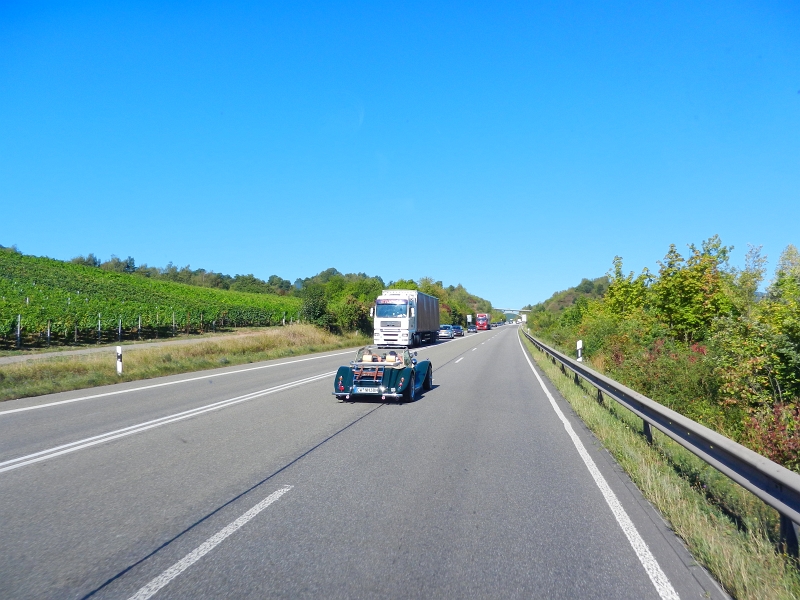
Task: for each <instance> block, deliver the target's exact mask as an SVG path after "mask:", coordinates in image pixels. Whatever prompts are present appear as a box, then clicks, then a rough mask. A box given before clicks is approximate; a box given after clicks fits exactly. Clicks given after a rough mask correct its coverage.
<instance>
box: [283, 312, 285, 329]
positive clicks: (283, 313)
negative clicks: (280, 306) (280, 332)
mask: <svg viewBox="0 0 800 600" xmlns="http://www.w3.org/2000/svg"><path fill="white" fill-rule="evenodd" d="M283 326H284V327H286V311H283Z"/></svg>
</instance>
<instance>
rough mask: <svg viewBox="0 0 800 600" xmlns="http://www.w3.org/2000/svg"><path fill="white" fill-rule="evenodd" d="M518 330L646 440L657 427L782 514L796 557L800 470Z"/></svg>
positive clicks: (787, 542)
mask: <svg viewBox="0 0 800 600" xmlns="http://www.w3.org/2000/svg"><path fill="white" fill-rule="evenodd" d="M522 333H523V334H524V335H525V337H526V338H528V339H529V340H530V341H531V343H533V345H534V346H536V347H537V348H538V349H539V350H541V351H542V352H544V353H545V354H547V355H548V356H549V357H550V359H551V360H552V361H553V363H554V364H555V363H556V361H557V362H559V363H561V370H562V372H563V373H564V374H565V375H566V369H569V370H570V371H572V372H573V373H574V375H575V382H576V383H578V382H579V379H578V378H579V377H580V378H581V379H584V380H585V381H587V382H588V383H589V384H591V385H592V386H593V387H595V388H596V389H597V393H598V400H602V394H606V395H607V396H609V397H611V398H613V399H614V400H616V401H617V402H619V403H620V404H622V405H623V406H624V407H625V408H627V409H628V410H630V411H631V412H633V413H634V414H636V415H637V416H639V417H641V419H642V422H643V433H644V435H645V436H646V437H647V439H648V441H650V442H651V443H652V441H653V437H652V432H651V429H650V427H651V426H652V427H655V428H656V429H658V430H659V431H661V432H662V433H663V434H664V435H666V436H668V437H669V438H671V439H673V440H674V441H675V442H677V443H678V444H680V445H681V446H683V447H684V448H686V449H687V450H689V451H690V452H692V453H693V454H695V455H696V456H698V457H699V458H701V459H702V460H704V461H705V462H706V463H708V464H709V465H711V466H713V467H714V468H716V469H717V470H718V471H720V472H721V473H724V474H725V475H727V476H728V477H729V478H730V479H732V480H733V481H735V482H736V483H738V484H739V485H741V486H742V487H743V488H745V489H746V490H748V491H750V492H752V493H753V494H754V495H755V496H757V497H758V498H760V499H761V500H763V501H764V502H765V503H766V504H768V505H769V506H771V507H772V508H774V509H775V510H777V511H778V512H779V513H780V515H781V539H782V541H783V543H784V546H785V549H786V553H787V554H790V555H792V556H795V557H797V556H798V535H797V527H798V525H797V524H800V474H798V473H795V472H793V471H790V470H789V469H787V468H785V467H782V466H781V465H779V464H777V463H775V462H773V461H771V460H769V459H768V458H766V457H764V456H761V455H760V454H758V453H757V452H753V451H752V450H750V449H749V448H745V447H744V446H742V445H741V444H737V443H736V442H734V441H733V440H731V439H728V438H726V437H725V436H723V435H720V434H719V433H717V432H716V431H712V430H711V429H709V428H708V427H704V426H703V425H700V424H699V423H696V422H695V421H692V420H691V419H688V418H687V417H684V416H683V415H681V414H679V413H677V412H675V411H674V410H671V409H669V408H667V407H665V406H663V405H661V404H659V403H658V402H656V401H655V400H651V399H650V398H648V397H647V396H643V395H642V394H640V393H638V392H636V391H634V390H632V389H630V388H628V387H625V386H624V385H622V384H621V383H617V382H616V381H614V380H613V379H610V378H608V377H606V376H605V375H601V374H600V373H598V372H597V371H594V370H592V369H590V368H588V367H587V366H585V365H584V364H582V363H579V362H578V361H576V360H573V359H572V358H570V357H568V356H566V355H564V354H562V353H561V352H559V351H558V350H554V349H553V348H550V347H549V346H547V345H546V344H544V343H542V342H541V341H539V340H537V339H536V338H534V337H533V336H532V335H530V334H529V333H527V332H526V331H525V330H524V329H523V330H522Z"/></svg>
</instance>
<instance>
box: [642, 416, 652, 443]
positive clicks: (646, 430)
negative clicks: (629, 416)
mask: <svg viewBox="0 0 800 600" xmlns="http://www.w3.org/2000/svg"><path fill="white" fill-rule="evenodd" d="M642 433H643V434H644V437H646V438H647V443H648V444H651V445H652V443H653V428H652V427H650V423H648V422H647V421H645V420H644V419H642Z"/></svg>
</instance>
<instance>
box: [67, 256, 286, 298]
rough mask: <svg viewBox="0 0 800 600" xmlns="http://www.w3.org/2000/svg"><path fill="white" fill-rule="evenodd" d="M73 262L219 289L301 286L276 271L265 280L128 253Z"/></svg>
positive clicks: (279, 290)
mask: <svg viewBox="0 0 800 600" xmlns="http://www.w3.org/2000/svg"><path fill="white" fill-rule="evenodd" d="M70 262H71V263H73V264H77V265H83V266H85V267H95V268H97V269H100V270H103V271H111V272H115V273H128V274H131V275H137V276H139V277H146V278H148V279H160V280H163V281H171V282H173V283H184V284H186V285H194V286H199V287H207V288H214V289H219V290H233V291H235V292H247V293H250V294H276V295H279V296H286V295H291V294H292V293H293V292H294V291H295V290H299V289H300V288H301V287H302V281H301V280H298V281H297V282H296V286H297V287H295V286H293V285H292V283H291V282H290V281H289V280H287V279H283V278H282V277H279V276H278V275H270V277H269V278H268V279H267V280H263V279H259V278H258V277H255V276H254V275H253V274H252V273H250V274H248V275H233V276H231V275H226V274H224V273H215V272H214V271H207V270H206V269H192V268H191V266H189V265H186V266H185V267H180V268H178V267H177V266H175V265H173V264H172V262H170V263H168V264H167V266H166V267H151V266H148V265H147V264H143V265H139V266H137V265H136V260H135V259H134V258H133V257H132V256H129V257H128V258H125V259H121V258H118V257H117V256H114V255H112V256H111V258H110V259H109V260H106V261H103V260H101V259H100V258H98V257H97V256H95V255H94V254H92V253H90V254H88V255H86V256H76V257H75V258H73V259H72V260H71V261H70Z"/></svg>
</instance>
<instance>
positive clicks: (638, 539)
mask: <svg viewBox="0 0 800 600" xmlns="http://www.w3.org/2000/svg"><path fill="white" fill-rule="evenodd" d="M517 339H518V340H519V347H520V348H521V349H522V353H523V355H524V356H525V360H527V361H528V365H529V366H530V368H531V371H533V374H534V375H536V379H537V380H538V381H539V385H540V386H542V389H543V390H544V393H545V394H546V395H547V398H548V399H549V400H550V405H551V406H552V407H553V410H554V411H555V412H556V415H558V418H559V419H560V420H561V423H562V424H563V425H564V429H566V430H567V433H568V434H569V437H570V439H572V443H573V444H575V448H577V450H578V454H580V456H581V458H582V459H583V462H584V464H585V465H586V468H587V469H589V473H591V475H592V478H593V479H594V482H595V483H596V484H597V487H598V488H600V492H602V494H603V498H605V501H606V504H608V507H609V508H610V509H611V512H612V513H613V514H614V517H615V518H616V519H617V523H619V526H620V527H621V528H622V531H623V533H625V536H626V537H627V538H628V542H630V544H631V547H632V548H633V551H634V552H635V553H636V556H637V557H638V558H639V562H641V563H642V566H643V567H644V570H645V571H646V572H647V575H648V576H649V577H650V581H652V582H653V585H654V586H655V588H656V591H657V592H658V595H659V596H661V597H662V598H663V599H664V600H679V596H678V593H677V592H676V591H675V589H674V588H673V587H672V584H671V583H670V582H669V579H668V578H667V576H666V574H665V573H664V571H662V570H661V567H660V566H659V564H658V561H656V558H655V556H653V554H652V552H650V548H648V547H647V544H646V543H645V541H644V539H643V538H642V536H641V535H639V531H638V530H637V529H636V526H635V525H634V524H633V521H631V518H630V517H629V516H628V513H626V512H625V509H624V508H623V507H622V504H621V503H620V501H619V499H618V498H617V496H616V494H614V491H613V490H612V489H611V487H609V485H608V482H606V480H605V478H604V477H603V475H602V473H600V470H599V469H598V468H597V465H596V464H595V462H594V460H592V457H591V456H589V453H588V452H587V451H586V448H585V447H584V445H583V443H582V442H581V440H580V438H579V437H578V435H577V434H576V433H575V430H574V429H572V425H571V424H570V422H569V421H568V420H567V417H565V416H564V413H563V412H561V409H560V408H558V405H557V404H556V401H555V399H554V398H553V395H552V394H551V393H550V390H548V389H547V387H546V386H545V385H544V381H542V378H541V377H540V376H539V373H538V372H537V371H536V369H535V368H534V367H533V363H532V362H531V359H530V357H529V356H528V353H527V352H526V351H525V347H524V346H523V345H522V338H519V337H518V338H517Z"/></svg>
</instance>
